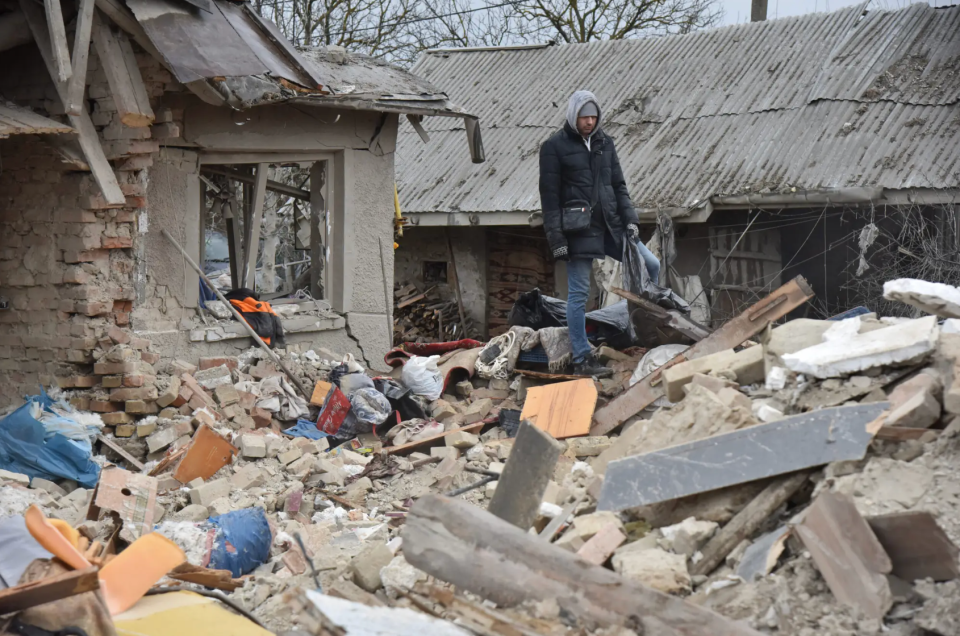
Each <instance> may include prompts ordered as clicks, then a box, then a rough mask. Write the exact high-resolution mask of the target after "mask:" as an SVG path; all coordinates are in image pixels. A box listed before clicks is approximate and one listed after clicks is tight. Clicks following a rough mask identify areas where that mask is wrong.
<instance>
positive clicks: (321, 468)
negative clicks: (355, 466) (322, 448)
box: [314, 458, 347, 486]
mask: <svg viewBox="0 0 960 636" xmlns="http://www.w3.org/2000/svg"><path fill="white" fill-rule="evenodd" d="M314 465H315V467H316V469H317V472H319V473H320V481H322V482H323V483H324V484H327V485H328V486H329V485H336V486H342V485H343V482H344V481H345V480H346V478H347V473H346V471H345V470H343V468H342V467H341V466H338V465H337V464H335V463H334V462H333V461H331V460H329V459H324V458H321V459H318V460H317V461H316V463H315V464H314Z"/></svg>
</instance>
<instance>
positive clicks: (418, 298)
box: [397, 294, 427, 309]
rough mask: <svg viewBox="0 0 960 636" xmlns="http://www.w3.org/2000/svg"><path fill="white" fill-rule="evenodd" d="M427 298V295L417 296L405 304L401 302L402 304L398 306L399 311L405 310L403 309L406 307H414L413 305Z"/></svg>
mask: <svg viewBox="0 0 960 636" xmlns="http://www.w3.org/2000/svg"><path fill="white" fill-rule="evenodd" d="M426 297H427V295H426V294H417V295H416V296H411V297H410V298H408V299H406V300H404V301H403V302H401V303H400V304H398V305H397V309H403V308H404V307H406V306H407V305H412V304H413V303H415V302H417V301H418V300H423V299H424V298H426Z"/></svg>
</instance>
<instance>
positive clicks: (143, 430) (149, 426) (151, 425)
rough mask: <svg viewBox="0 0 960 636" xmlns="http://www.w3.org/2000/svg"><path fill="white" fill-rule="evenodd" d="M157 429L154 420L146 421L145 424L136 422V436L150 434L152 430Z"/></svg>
mask: <svg viewBox="0 0 960 636" xmlns="http://www.w3.org/2000/svg"><path fill="white" fill-rule="evenodd" d="M156 430H157V423H156V422H148V423H146V424H137V437H147V436H148V435H152V434H153V432H154V431H156Z"/></svg>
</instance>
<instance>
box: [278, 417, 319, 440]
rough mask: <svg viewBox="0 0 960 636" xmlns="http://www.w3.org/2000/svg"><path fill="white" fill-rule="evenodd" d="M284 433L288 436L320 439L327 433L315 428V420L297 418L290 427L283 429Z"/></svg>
mask: <svg viewBox="0 0 960 636" xmlns="http://www.w3.org/2000/svg"><path fill="white" fill-rule="evenodd" d="M283 434H284V435H289V436H290V437H306V438H307V439H320V438H323V437H328V435H327V434H326V433H324V432H322V431H321V430H320V429H318V428H317V424H316V422H311V421H310V420H297V423H296V424H294V425H293V426H291V427H290V428H287V429H284V430H283Z"/></svg>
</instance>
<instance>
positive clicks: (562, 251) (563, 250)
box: [553, 245, 570, 261]
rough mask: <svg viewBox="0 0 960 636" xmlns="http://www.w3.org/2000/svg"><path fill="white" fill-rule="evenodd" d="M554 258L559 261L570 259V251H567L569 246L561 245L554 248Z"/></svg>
mask: <svg viewBox="0 0 960 636" xmlns="http://www.w3.org/2000/svg"><path fill="white" fill-rule="evenodd" d="M553 258H554V259H555V260H558V261H569V260H570V252H568V251H567V246H566V245H561V246H560V247H556V248H554V250H553Z"/></svg>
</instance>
